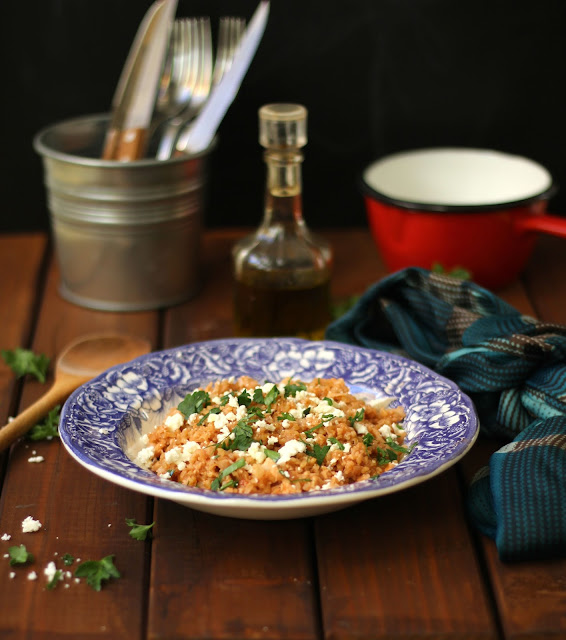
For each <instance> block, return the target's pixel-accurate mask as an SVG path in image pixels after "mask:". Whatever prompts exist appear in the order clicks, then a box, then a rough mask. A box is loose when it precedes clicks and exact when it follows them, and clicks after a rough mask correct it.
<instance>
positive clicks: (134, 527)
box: [126, 518, 155, 540]
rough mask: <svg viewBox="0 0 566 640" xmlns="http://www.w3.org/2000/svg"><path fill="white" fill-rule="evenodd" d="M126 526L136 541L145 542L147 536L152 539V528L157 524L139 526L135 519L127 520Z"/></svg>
mask: <svg viewBox="0 0 566 640" xmlns="http://www.w3.org/2000/svg"><path fill="white" fill-rule="evenodd" d="M126 524H127V525H128V527H130V536H131V537H132V538H133V539H134V540H145V539H146V538H147V536H148V535H149V537H151V528H152V527H153V525H154V524H155V522H152V523H151V524H138V523H137V522H136V521H135V520H134V519H133V518H126Z"/></svg>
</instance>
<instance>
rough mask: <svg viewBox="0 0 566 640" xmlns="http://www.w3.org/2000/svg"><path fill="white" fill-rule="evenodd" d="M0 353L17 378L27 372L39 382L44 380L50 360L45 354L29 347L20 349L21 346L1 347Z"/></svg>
mask: <svg viewBox="0 0 566 640" xmlns="http://www.w3.org/2000/svg"><path fill="white" fill-rule="evenodd" d="M1 353H2V358H3V359H4V362H5V363H6V364H7V365H8V366H9V367H10V369H12V371H13V372H14V373H15V374H16V376H17V377H18V378H21V377H22V376H25V375H26V374H29V375H31V376H33V377H34V378H36V379H37V380H39V382H42V383H43V382H45V380H46V377H47V369H48V368H49V362H50V360H49V358H48V357H47V356H46V355H44V354H42V353H39V354H36V353H34V352H33V351H31V350H30V349H22V348H21V347H17V348H16V349H2V351H1Z"/></svg>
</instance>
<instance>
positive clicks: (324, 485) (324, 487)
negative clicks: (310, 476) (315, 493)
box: [320, 480, 332, 489]
mask: <svg viewBox="0 0 566 640" xmlns="http://www.w3.org/2000/svg"><path fill="white" fill-rule="evenodd" d="M331 486H332V483H331V482H330V480H328V482H325V483H324V484H323V485H322V487H320V488H321V489H330V487H331Z"/></svg>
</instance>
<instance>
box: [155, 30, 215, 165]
mask: <svg viewBox="0 0 566 640" xmlns="http://www.w3.org/2000/svg"><path fill="white" fill-rule="evenodd" d="M181 22H183V23H185V22H186V23H188V25H189V27H187V26H186V25H185V31H184V37H185V39H188V40H189V41H190V55H189V56H186V60H185V62H184V64H185V66H186V69H185V78H186V79H187V82H186V83H185V84H184V85H181V86H180V87H179V89H178V91H177V92H176V93H177V96H178V99H179V102H180V103H182V108H181V109H179V110H178V111H177V113H176V114H175V115H173V117H170V118H169V121H168V123H167V125H166V127H165V131H164V132H163V135H162V136H161V140H160V142H159V147H158V150H157V158H158V159H160V160H166V159H168V158H170V157H171V155H172V153H173V151H174V149H175V142H176V140H177V137H178V135H179V131H180V129H181V128H182V127H183V126H184V125H185V123H186V122H187V121H189V120H191V119H192V118H193V117H194V116H195V115H196V114H197V113H198V112H199V111H200V109H201V108H202V106H203V105H204V103H205V102H206V99H207V98H208V94H209V93H210V89H211V87H212V69H213V62H212V35H211V29H210V19H209V18H198V19H195V20H181Z"/></svg>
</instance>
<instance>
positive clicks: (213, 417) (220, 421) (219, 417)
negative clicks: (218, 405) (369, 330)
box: [208, 413, 229, 429]
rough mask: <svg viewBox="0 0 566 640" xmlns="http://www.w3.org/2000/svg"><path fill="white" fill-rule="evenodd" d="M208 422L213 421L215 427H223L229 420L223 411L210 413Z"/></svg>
mask: <svg viewBox="0 0 566 640" xmlns="http://www.w3.org/2000/svg"><path fill="white" fill-rule="evenodd" d="M208 422H212V423H213V424H214V428H215V429H222V428H223V427H225V426H226V425H227V424H228V422H229V420H228V418H227V417H226V416H225V415H224V414H223V413H210V414H209V415H208Z"/></svg>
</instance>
